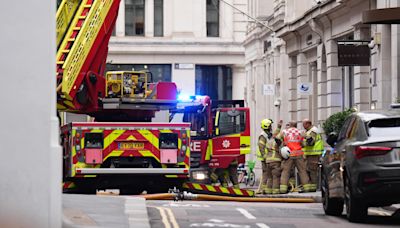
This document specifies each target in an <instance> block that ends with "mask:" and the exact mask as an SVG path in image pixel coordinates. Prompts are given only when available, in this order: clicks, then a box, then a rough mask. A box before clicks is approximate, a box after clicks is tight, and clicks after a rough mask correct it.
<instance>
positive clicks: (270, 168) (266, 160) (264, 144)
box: [257, 119, 282, 194]
mask: <svg viewBox="0 0 400 228" xmlns="http://www.w3.org/2000/svg"><path fill="white" fill-rule="evenodd" d="M272 123H273V121H272V120H271V119H264V120H262V121H261V129H262V132H261V134H260V136H259V137H258V150H257V158H258V160H260V161H261V166H262V177H261V181H260V185H259V188H258V190H257V193H258V194H263V193H264V194H272V193H276V194H277V193H279V180H280V173H281V169H280V164H281V160H282V159H281V156H280V154H279V146H278V145H277V144H276V142H275V140H274V136H275V135H277V134H278V133H279V132H280V128H281V125H282V123H281V122H279V124H278V128H277V129H276V130H275V132H274V133H272Z"/></svg>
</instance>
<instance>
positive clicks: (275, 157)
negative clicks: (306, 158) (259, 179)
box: [265, 138, 282, 163]
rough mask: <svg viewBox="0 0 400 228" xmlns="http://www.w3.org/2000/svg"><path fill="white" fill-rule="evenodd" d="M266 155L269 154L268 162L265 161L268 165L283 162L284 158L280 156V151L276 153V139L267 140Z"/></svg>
mask: <svg viewBox="0 0 400 228" xmlns="http://www.w3.org/2000/svg"><path fill="white" fill-rule="evenodd" d="M265 148H266V153H267V156H266V157H267V158H266V159H267V160H266V161H265V162H266V163H270V162H276V161H277V162H280V161H282V157H281V155H280V154H279V152H278V151H276V142H275V139H274V138H271V139H268V140H267V145H266V147H265Z"/></svg>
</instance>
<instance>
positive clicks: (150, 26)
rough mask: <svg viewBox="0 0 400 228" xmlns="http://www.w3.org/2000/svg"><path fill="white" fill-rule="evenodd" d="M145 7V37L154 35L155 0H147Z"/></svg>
mask: <svg viewBox="0 0 400 228" xmlns="http://www.w3.org/2000/svg"><path fill="white" fill-rule="evenodd" d="M144 4H145V7H144V10H145V12H144V17H145V20H144V35H145V37H153V36H154V0H146V1H145V3H144Z"/></svg>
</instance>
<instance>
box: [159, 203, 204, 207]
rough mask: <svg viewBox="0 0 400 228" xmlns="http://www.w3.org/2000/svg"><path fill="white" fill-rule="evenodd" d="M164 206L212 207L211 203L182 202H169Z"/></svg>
mask: <svg viewBox="0 0 400 228" xmlns="http://www.w3.org/2000/svg"><path fill="white" fill-rule="evenodd" d="M163 207H197V208H199V207H210V205H202V204H181V203H169V204H164V205H163Z"/></svg>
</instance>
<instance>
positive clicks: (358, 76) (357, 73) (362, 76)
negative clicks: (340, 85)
mask: <svg viewBox="0 0 400 228" xmlns="http://www.w3.org/2000/svg"><path fill="white" fill-rule="evenodd" d="M370 37H371V35H370V28H369V27H362V26H356V28H355V31H354V39H355V40H369V39H370ZM369 69H370V67H369V66H361V67H360V66H355V67H354V104H355V105H356V107H357V109H358V110H359V111H364V110H369V109H370V82H369V78H370V77H369V73H370V70H369Z"/></svg>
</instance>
